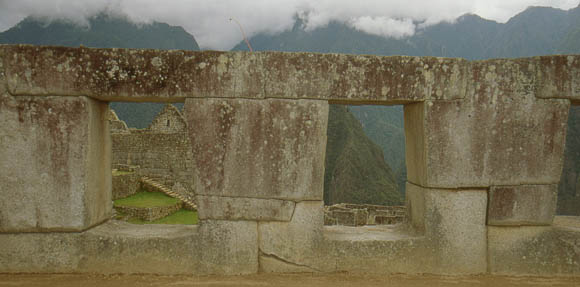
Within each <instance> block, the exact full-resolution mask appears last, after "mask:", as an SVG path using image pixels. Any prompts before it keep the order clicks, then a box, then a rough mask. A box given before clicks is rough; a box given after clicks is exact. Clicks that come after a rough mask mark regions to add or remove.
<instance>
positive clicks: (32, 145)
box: [0, 95, 112, 232]
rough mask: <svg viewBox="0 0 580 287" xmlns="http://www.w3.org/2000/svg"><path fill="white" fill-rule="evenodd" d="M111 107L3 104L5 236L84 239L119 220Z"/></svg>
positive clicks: (29, 101) (5, 98)
mask: <svg viewBox="0 0 580 287" xmlns="http://www.w3.org/2000/svg"><path fill="white" fill-rule="evenodd" d="M107 109H108V108H107V104H106V103H103V102H99V101H96V100H92V99H89V98H86V97H12V96H9V95H2V96H0V139H1V140H0V158H1V159H2V160H1V161H0V182H1V183H2V185H1V186H0V195H1V196H2V198H6V199H10V200H2V201H0V231H2V232H27V231H33V232H40V231H52V230H59V231H63V230H66V231H78V230H83V229H86V228H88V227H91V226H93V225H95V224H98V223H100V222H102V221H103V220H106V219H108V218H109V217H110V215H111V210H112V209H111V161H110V150H111V144H110V138H109V130H108V125H107V119H106V115H107V113H106V112H107Z"/></svg>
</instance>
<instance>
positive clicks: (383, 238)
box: [322, 226, 441, 274]
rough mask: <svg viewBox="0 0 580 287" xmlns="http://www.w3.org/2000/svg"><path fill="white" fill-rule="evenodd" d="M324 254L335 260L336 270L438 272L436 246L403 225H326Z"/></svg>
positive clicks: (383, 272) (356, 271) (378, 272)
mask: <svg viewBox="0 0 580 287" xmlns="http://www.w3.org/2000/svg"><path fill="white" fill-rule="evenodd" d="M324 238H325V244H324V246H326V248H325V249H323V251H322V252H323V253H322V254H324V255H323V256H325V257H327V258H328V260H329V261H331V262H336V267H335V268H336V269H335V272H350V273H359V272H360V273H371V274H389V273H406V274H413V273H436V272H441V271H438V270H439V269H438V267H437V263H436V262H435V260H434V259H435V257H434V256H433V248H432V247H431V246H430V244H429V240H427V239H426V238H425V237H424V236H413V235H411V234H409V233H408V232H407V231H406V230H404V229H403V228H393V227H389V228H387V227H371V226H366V227H347V226H332V227H330V226H326V227H324Z"/></svg>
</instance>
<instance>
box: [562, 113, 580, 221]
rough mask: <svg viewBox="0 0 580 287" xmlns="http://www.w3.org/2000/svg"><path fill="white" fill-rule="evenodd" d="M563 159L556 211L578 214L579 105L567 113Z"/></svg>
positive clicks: (579, 211) (579, 201)
mask: <svg viewBox="0 0 580 287" xmlns="http://www.w3.org/2000/svg"><path fill="white" fill-rule="evenodd" d="M563 160H564V168H563V169H562V176H561V178H560V184H559V186H558V207H557V212H556V213H557V215H574V216H580V106H572V107H571V108H570V113H569V114H568V128H567V131H566V148H565V151H564V159H563Z"/></svg>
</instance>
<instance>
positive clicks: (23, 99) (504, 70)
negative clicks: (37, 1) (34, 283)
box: [0, 45, 580, 276]
mask: <svg viewBox="0 0 580 287" xmlns="http://www.w3.org/2000/svg"><path fill="white" fill-rule="evenodd" d="M110 101H132V102H145V101H151V102H185V107H184V110H185V115H186V122H187V126H188V128H187V131H188V132H187V137H188V138H189V140H190V141H191V150H190V151H189V152H191V154H192V162H193V165H192V166H193V170H192V172H191V174H189V178H191V179H192V184H193V186H194V190H195V192H196V200H197V204H198V213H199V219H200V224H199V226H159V225H157V226H135V225H131V224H126V223H123V222H118V221H111V220H109V218H110V217H111V213H112V206H111V197H112V192H111V167H112V162H111V161H112V158H113V157H114V156H112V151H111V139H112V137H111V136H110V131H109V129H110V125H109V121H108V102H110ZM329 103H334V104H376V105H391V104H404V120H405V138H406V160H407V175H408V182H407V188H406V196H407V198H406V209H407V214H408V218H409V220H408V223H405V224H404V227H405V228H395V229H390V230H389V231H381V232H379V231H376V230H375V231H370V230H368V229H365V228H364V227H360V229H365V230H367V231H368V232H364V231H361V233H356V232H354V233H353V232H352V230H353V229H354V230H359V229H356V228H350V227H337V226H324V217H323V213H324V210H323V201H322V195H323V175H324V159H325V145H326V127H327V121H328V105H329ZM578 104H580V56H545V57H533V58H523V59H493V60H485V61H467V60H464V59H450V58H433V57H406V56H405V57H404V56H395V57H379V56H355V55H340V54H315V53H277V52H259V53H246V52H215V51H203V52H190V51H153V50H125V49H89V48H84V47H81V48H63V47H34V46H26V45H8V46H0V139H1V141H0V158H2V161H0V183H1V185H0V194H1V195H2V198H3V199H10V200H3V201H0V272H3V273H23V272H25V273H81V272H85V273H101V274H103V273H104V274H107V273H155V274H190V275H207V274H224V275H225V274H252V273H257V272H360V273H380V274H387V273H406V274H416V273H432V274H517V275H523V274H533V275H544V276H546V275H549V276H556V275H561V276H570V275H575V276H578V275H580V228H579V226H580V224H578V219H577V218H565V220H564V219H563V218H560V217H554V213H555V208H556V196H557V192H556V191H557V184H558V182H559V180H560V175H561V172H562V156H563V153H564V143H565V139H566V121H567V117H568V112H569V109H570V105H578ZM165 124H167V122H165ZM170 124H171V123H170ZM160 125H161V126H163V121H161V122H160ZM184 140H185V138H184ZM184 152H186V151H184ZM127 161H128V159H127ZM133 162H134V158H131V162H130V164H132V163H133ZM141 168H143V166H141ZM186 168H187V167H186Z"/></svg>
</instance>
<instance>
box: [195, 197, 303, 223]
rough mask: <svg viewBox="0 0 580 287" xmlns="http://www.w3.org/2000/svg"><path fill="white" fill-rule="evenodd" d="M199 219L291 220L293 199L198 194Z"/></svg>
mask: <svg viewBox="0 0 580 287" xmlns="http://www.w3.org/2000/svg"><path fill="white" fill-rule="evenodd" d="M196 198H197V200H196V201H197V210H198V216H199V219H201V220H205V219H219V220H254V221H290V219H291V218H292V214H293V213H294V206H295V203H294V202H293V201H287V200H279V199H261V198H244V197H222V196H205V195H198V196H197V197H196Z"/></svg>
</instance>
